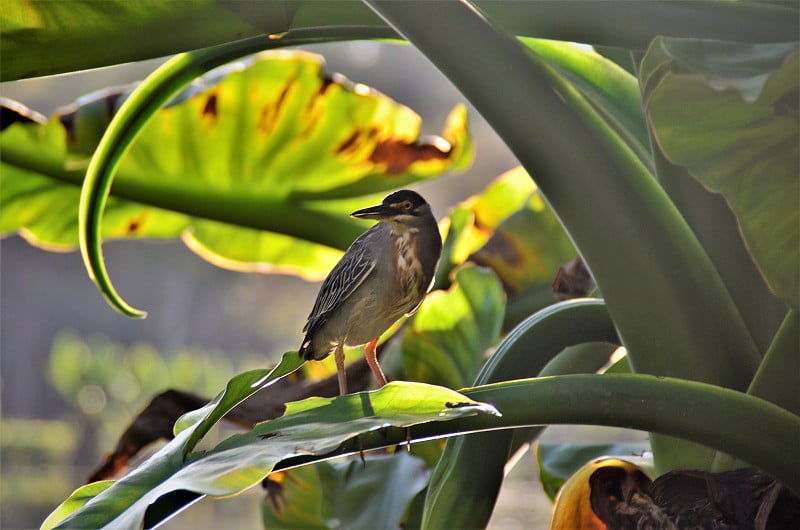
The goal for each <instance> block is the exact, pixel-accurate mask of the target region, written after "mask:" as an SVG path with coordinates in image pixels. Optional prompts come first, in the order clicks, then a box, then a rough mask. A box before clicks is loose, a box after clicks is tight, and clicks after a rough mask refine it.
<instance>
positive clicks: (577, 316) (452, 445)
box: [422, 300, 619, 528]
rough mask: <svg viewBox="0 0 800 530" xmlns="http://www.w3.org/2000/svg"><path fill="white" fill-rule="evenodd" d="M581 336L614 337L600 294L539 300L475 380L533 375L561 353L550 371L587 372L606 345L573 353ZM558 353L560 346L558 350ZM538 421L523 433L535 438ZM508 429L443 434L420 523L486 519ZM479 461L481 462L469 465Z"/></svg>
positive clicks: (460, 524)
mask: <svg viewBox="0 0 800 530" xmlns="http://www.w3.org/2000/svg"><path fill="white" fill-rule="evenodd" d="M589 342H605V343H613V344H618V343H619V339H618V338H617V333H616V330H615V329H614V323H613V322H612V321H611V317H609V315H608V312H607V310H606V307H605V304H604V303H603V302H602V300H573V301H569V302H562V303H560V304H554V305H552V306H550V307H547V308H545V309H543V310H541V311H539V312H537V313H536V314H534V315H532V316H531V317H529V318H528V319H526V320H525V321H523V322H522V323H521V324H520V325H519V326H517V327H516V328H514V329H513V330H512V331H511V332H510V333H509V334H508V335H507V336H506V338H505V339H504V340H503V341H502V342H501V343H500V345H499V346H498V348H497V351H496V352H495V353H494V355H492V357H491V358H490V359H489V361H488V362H487V363H486V364H484V366H483V368H482V369H481V371H480V372H479V374H478V376H477V378H476V380H475V385H485V384H489V383H495V382H498V381H507V380H510V379H518V378H521V377H532V376H536V375H539V374H540V373H541V372H542V370H544V369H547V367H552V366H553V364H552V362H553V360H555V359H559V360H561V359H562V358H563V361H562V362H560V363H559V364H558V368H557V369H556V370H557V371H555V372H554V371H553V370H550V372H549V373H548V374H547V375H555V374H557V373H562V374H563V373H586V372H595V371H597V370H598V369H599V368H600V367H602V366H603V365H604V364H605V363H606V362H608V351H607V349H599V350H592V351H584V352H580V354H579V355H578V356H577V357H576V356H574V355H573V352H572V351H570V350H566V351H562V350H564V348H566V347H568V346H572V345H575V344H581V343H589ZM559 352H561V353H559ZM541 430H542V428H539V429H537V430H534V431H533V432H527V433H526V434H527V439H529V440H530V439H532V438H535V437H536V436H537V435H538V434H539V432H540V431H541ZM515 432H516V431H514V430H502V431H492V432H484V433H476V434H473V435H470V436H459V437H456V438H453V439H451V440H448V441H447V444H446V445H445V449H444V452H443V453H442V456H441V457H440V459H439V463H438V464H437V465H436V468H435V469H434V471H433V475H432V476H431V481H430V484H429V486H428V493H427V495H426V498H425V508H424V512H423V520H422V521H423V522H422V526H423V528H442V527H447V526H450V527H452V528H483V527H485V526H486V524H487V523H488V522H489V517H490V516H491V514H492V510H493V509H494V505H495V502H496V500H497V495H498V493H499V491H500V486H501V484H502V481H503V477H504V468H505V465H506V462H507V461H508V459H509V457H510V456H511V454H513V452H514V451H515V444H514V440H515ZM477 461H480V462H481V465H479V466H477V465H474V463H475V462H477Z"/></svg>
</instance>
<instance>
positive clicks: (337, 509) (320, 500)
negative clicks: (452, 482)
mask: <svg viewBox="0 0 800 530" xmlns="http://www.w3.org/2000/svg"><path fill="white" fill-rule="evenodd" d="M284 474H285V476H284V477H282V479H281V482H280V484H279V485H278V486H277V489H278V493H277V495H273V496H270V499H268V500H267V501H265V502H264V509H263V517H262V518H263V521H264V528H296V529H298V530H300V529H306V528H331V529H336V528H400V527H401V524H400V523H401V522H402V518H403V515H404V513H405V511H406V508H407V507H408V504H409V503H410V502H411V500H412V499H413V498H414V496H416V494H417V493H419V492H420V491H422V489H423V488H424V487H425V485H426V484H427V483H428V476H427V475H428V473H427V471H426V469H425V464H424V462H423V461H422V460H420V459H419V458H415V457H413V456H410V455H409V454H407V453H406V452H404V451H399V452H397V453H395V454H394V455H381V456H375V457H371V458H369V460H368V461H367V463H366V464H362V463H361V462H360V461H357V460H349V461H344V462H335V463H331V462H319V463H317V464H314V465H311V466H304V467H299V468H296V469H291V470H288V471H285V472H284Z"/></svg>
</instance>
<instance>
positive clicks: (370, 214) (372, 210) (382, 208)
mask: <svg viewBox="0 0 800 530" xmlns="http://www.w3.org/2000/svg"><path fill="white" fill-rule="evenodd" d="M394 213H395V212H394V211H393V210H392V209H391V208H390V207H389V206H386V205H384V204H378V205H377V206H370V207H368V208H362V209H360V210H356V211H355V212H353V213H351V214H350V217H355V218H357V219H375V220H378V221H380V220H381V219H386V218H388V217H391V216H393V215H394Z"/></svg>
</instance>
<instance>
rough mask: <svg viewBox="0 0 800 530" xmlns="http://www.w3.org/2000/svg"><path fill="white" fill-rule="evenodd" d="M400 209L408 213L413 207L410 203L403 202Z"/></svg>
mask: <svg viewBox="0 0 800 530" xmlns="http://www.w3.org/2000/svg"><path fill="white" fill-rule="evenodd" d="M400 207H401V208H402V209H403V210H405V211H407V212H408V211H411V209H412V208H414V205H413V204H412V203H411V201H403V202H401V203H400Z"/></svg>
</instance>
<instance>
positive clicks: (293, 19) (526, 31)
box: [0, 0, 797, 81]
mask: <svg viewBox="0 0 800 530" xmlns="http://www.w3.org/2000/svg"><path fill="white" fill-rule="evenodd" d="M476 3H477V4H479V5H480V6H481V7H482V8H483V9H486V10H487V11H491V13H492V15H493V16H495V17H497V18H498V20H500V21H501V22H502V24H503V25H504V26H505V27H506V28H507V29H508V31H510V32H511V33H513V34H516V35H526V36H531V37H544V38H553V39H561V40H571V41H576V42H588V43H596V44H605V45H609V46H620V47H634V48H637V47H638V48H644V47H646V46H647V43H648V42H649V41H650V40H651V39H652V38H653V37H654V36H656V35H674V36H694V37H700V36H708V37H713V38H727V39H731V40H743V41H745V42H775V41H780V40H786V39H787V38H792V37H793V36H795V35H796V34H797V25H796V11H794V10H792V9H791V8H790V7H780V6H775V5H768V4H766V5H765V4H753V3H749V2H636V3H631V2H630V1H628V0H618V1H608V2H602V3H599V4H593V3H591V2H590V3H584V2H581V3H576V2H569V1H562V2H530V1H528V0H522V1H513V2H509V1H506V2H497V1H495V0H484V1H480V2H476ZM285 32H288V33H285ZM0 33H2V34H3V46H2V48H1V49H0V62H2V63H3V71H2V75H3V77H2V79H3V80H4V81H8V80H14V79H20V78H23V77H33V76H40V75H48V74H53V73H62V72H68V71H74V70H83V69H87V68H95V67H98V66H106V65H110V64H117V63H123V62H130V61H136V60H140V59H145V58H150V57H162V56H165V55H170V54H173V53H177V52H182V51H186V50H189V49H196V48H201V47H208V46H215V45H219V44H222V43H224V42H229V41H232V40H236V39H243V38H247V37H251V38H255V37H256V36H257V35H259V34H263V35H264V37H263V41H264V42H265V46H266V45H268V43H269V42H270V41H269V39H268V38H267V37H266V35H269V36H270V37H272V39H273V40H277V39H281V40H285V41H286V40H289V41H294V42H295V43H296V44H302V43H308V42H319V41H320V40H332V39H339V40H341V39H357V38H390V37H396V36H397V33H396V32H395V31H394V30H393V29H392V28H391V27H389V26H388V25H387V24H385V23H384V22H383V21H382V20H381V19H380V18H379V17H377V16H375V14H374V13H372V12H371V11H370V10H369V9H367V8H366V7H365V6H364V5H363V4H362V3H361V2H354V1H348V2H338V3H337V4H336V5H335V6H334V5H333V4H331V3H330V2H313V1H309V2H294V1H288V0H287V1H274V2H238V1H230V0H221V1H218V2H213V1H211V0H198V1H196V2H167V3H164V2H158V1H154V0H145V1H140V2H127V1H125V0H106V1H104V2H99V3H98V2H93V1H77V0H75V1H71V2H69V3H68V4H66V3H64V2H33V3H31V2H25V1H23V0H13V1H11V0H7V1H6V2H4V5H3V11H2V12H0ZM787 36H788V37H787ZM87 50H92V52H93V53H87Z"/></svg>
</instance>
